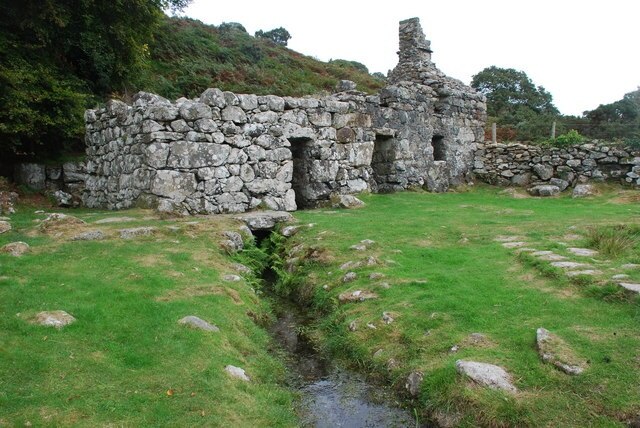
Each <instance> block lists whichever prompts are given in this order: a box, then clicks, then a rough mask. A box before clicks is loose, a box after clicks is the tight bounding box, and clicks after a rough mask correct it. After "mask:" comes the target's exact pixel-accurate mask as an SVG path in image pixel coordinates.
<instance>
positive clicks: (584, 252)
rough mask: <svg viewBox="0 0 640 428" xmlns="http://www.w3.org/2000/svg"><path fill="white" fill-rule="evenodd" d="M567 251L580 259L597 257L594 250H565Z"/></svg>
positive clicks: (572, 248) (573, 248)
mask: <svg viewBox="0 0 640 428" xmlns="http://www.w3.org/2000/svg"><path fill="white" fill-rule="evenodd" d="M567 251H569V252H570V253H572V254H575V255H576V256H581V257H593V256H597V255H598V252H597V251H596V250H591V249H589V248H575V247H571V248H567Z"/></svg>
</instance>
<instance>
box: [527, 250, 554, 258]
mask: <svg viewBox="0 0 640 428" xmlns="http://www.w3.org/2000/svg"><path fill="white" fill-rule="evenodd" d="M551 254H553V251H534V252H533V253H531V255H532V256H534V257H541V256H548V255H551Z"/></svg>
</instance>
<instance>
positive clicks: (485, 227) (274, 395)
mask: <svg viewBox="0 0 640 428" xmlns="http://www.w3.org/2000/svg"><path fill="white" fill-rule="evenodd" d="M500 192H501V190H500V189H496V188H491V187H478V188H476V189H472V190H469V191H461V192H458V193H446V194H429V193H410V192H406V193H398V194H392V195H367V196H364V197H363V199H364V200H365V202H366V203H367V206H366V207H365V208H363V209H360V210H349V211H347V210H340V211H335V210H330V209H323V210H313V211H299V212H297V213H295V217H296V218H297V219H298V220H299V224H302V225H304V224H308V223H314V224H315V225H314V226H313V227H301V228H300V231H299V233H298V234H297V235H295V236H294V237H292V238H289V239H288V240H285V241H282V245H283V246H285V247H286V248H281V250H282V251H290V250H292V249H293V248H294V247H296V246H298V245H299V244H303V246H304V247H305V248H307V250H308V251H303V252H302V253H304V254H307V255H308V256H309V258H308V260H315V261H314V262H310V263H302V264H301V265H299V266H298V268H297V269H298V270H297V272H295V273H293V274H291V273H289V274H284V272H286V271H287V266H286V260H285V259H286V257H285V258H283V260H281V261H282V262H284V264H283V265H280V269H279V271H280V272H281V273H283V275H285V276H287V275H288V276H287V277H286V278H285V279H287V282H285V283H283V284H280V285H279V286H278V289H280V290H281V291H287V290H291V289H292V288H293V289H295V291H297V292H298V294H299V295H306V296H307V302H308V303H310V304H311V305H312V306H315V308H316V309H317V311H318V313H319V314H320V315H321V318H319V321H318V326H317V328H316V329H315V330H313V329H312V330H311V331H310V332H309V334H311V335H315V336H316V338H317V339H318V343H319V345H320V346H321V347H324V348H326V350H327V351H328V352H332V353H334V355H338V356H343V357H345V358H346V359H347V360H349V361H351V362H353V364H354V365H357V366H359V367H361V368H362V369H364V370H366V371H368V372H370V373H374V374H377V375H378V377H380V378H381V379H382V380H383V381H385V382H390V383H391V384H392V385H393V386H394V387H395V388H396V389H397V390H398V391H404V385H405V380H406V378H407V375H408V374H409V373H410V372H412V371H420V372H422V373H423V374H424V381H423V383H422V386H421V388H420V392H419V395H418V396H417V397H416V398H414V399H413V401H412V402H411V403H410V404H411V405H412V406H413V407H415V408H416V411H417V413H418V414H419V415H422V417H423V419H424V417H426V415H431V416H432V417H433V418H434V419H437V420H438V421H439V422H440V423H441V424H446V423H449V424H453V425H458V426H477V425H484V426H527V425H528V426H576V427H578V426H580V427H582V426H622V425H623V424H624V423H625V422H626V421H630V420H633V419H634V418H637V417H638V415H639V412H640V383H639V382H638V379H639V378H640V334H638V333H639V330H640V302H639V300H638V297H637V296H636V295H634V294H633V293H631V292H628V291H625V290H623V289H621V288H620V287H619V286H617V285H616V284H615V283H614V282H612V281H611V277H612V276H613V275H616V274H625V275H628V277H627V278H626V279H625V281H628V282H632V283H633V282H635V283H638V282H640V269H638V267H633V266H626V267H625V265H629V264H640V247H639V241H640V240H639V239H638V237H637V235H638V234H637V233H636V232H637V231H638V230H640V229H638V227H639V225H640V205H639V204H638V197H637V192H632V191H624V190H620V189H609V190H608V191H607V192H606V193H604V194H603V196H599V197H595V198H590V199H575V200H574V199H571V198H570V197H567V196H562V197H559V198H551V199H537V198H523V199H516V198H513V197H511V196H509V195H507V194H503V193H500ZM36 209H37V208H36V207H27V206H23V207H20V211H19V213H18V214H16V215H14V216H12V218H11V224H12V226H13V229H12V230H11V231H9V232H6V233H4V234H1V235H0V246H1V245H4V244H6V243H8V242H13V241H25V242H27V243H28V244H29V245H30V246H31V251H30V252H29V253H27V254H25V255H23V256H22V257H18V258H16V257H12V256H10V255H7V254H0V314H1V317H0V426H4V425H7V426H22V425H24V424H27V422H28V423H30V424H31V425H37V426H41V425H79V426H95V425H116V426H162V425H167V426H169V425H171V426H193V425H207V426H220V425H229V426H239V427H258V426H260V427H262V426H285V427H286V426H296V425H297V423H298V420H297V418H296V415H295V394H294V393H292V392H291V391H289V390H287V389H286V388H285V387H283V386H282V385H283V384H284V379H285V373H284V367H283V365H282V363H281V361H279V360H278V359H277V358H276V357H274V355H275V354H274V353H272V352H271V351H272V350H273V344H272V341H271V339H270V338H269V336H268V334H267V333H266V332H265V330H264V329H263V328H262V327H260V326H259V325H257V324H256V323H255V322H254V320H255V319H262V320H263V319H265V318H268V317H269V315H268V314H269V313H270V308H269V306H268V304H267V303H266V302H265V301H262V300H260V299H259V298H258V295H256V294H255V293H254V291H253V289H252V287H256V286H257V283H256V281H255V280H253V279H252V278H251V275H248V276H247V278H246V279H244V280H241V281H237V282H233V281H225V280H224V275H226V274H230V273H237V272H235V271H234V268H233V265H232V260H231V259H230V258H229V257H227V256H225V255H224V254H223V253H222V252H221V250H220V249H219V241H220V240H221V232H222V231H223V230H235V229H237V227H238V225H237V223H234V222H233V221H232V220H230V219H229V218H227V217H225V216H213V217H195V218H184V219H162V218H159V217H157V216H155V215H154V214H153V213H152V212H150V211H143V210H129V211H125V212H119V213H114V212H101V211H95V210H93V211H89V210H72V211H69V213H70V214H73V215H75V216H77V217H79V218H81V219H83V220H84V221H86V222H87V224H86V225H81V226H77V225H76V226H61V227H54V228H52V229H49V230H47V231H46V232H44V231H41V230H40V228H39V223H38V222H36V221H34V220H37V219H43V218H44V217H45V215H44V214H35V213H34V211H35V210H36ZM107 217H128V218H129V219H128V220H126V219H125V220H126V221H125V222H122V223H97V221H99V220H100V219H104V218H107ZM620 225H623V226H620ZM138 226H153V227H155V228H156V231H155V233H154V234H152V235H150V236H141V237H136V238H133V239H130V240H124V239H121V238H120V237H119V233H118V229H122V228H130V227H138ZM92 229H100V230H102V231H103V232H104V233H105V234H106V235H107V237H106V239H104V240H101V241H70V240H69V238H70V237H71V236H73V235H74V234H76V233H77V232H79V231H84V230H92ZM619 231H623V232H624V237H623V238H624V239H623V241H625V243H626V244H625V245H622V246H619V247H616V246H615V245H614V244H616V242H614V241H615V240H611V239H609V238H608V237H610V236H612V235H613V237H614V238H616V239H617V238H618V237H619V236H618V235H620V233H619ZM496 238H499V239H502V240H504V239H505V238H506V239H509V240H511V241H512V242H523V244H522V245H521V247H523V246H526V247H530V248H534V249H536V250H539V251H551V252H553V254H556V255H558V256H560V257H564V259H563V260H567V261H577V262H582V263H585V264H588V265H589V266H590V267H591V268H592V270H594V271H595V274H594V275H591V276H586V275H579V276H575V277H569V276H567V274H566V271H565V270H563V269H561V268H556V267H553V266H551V265H550V262H549V261H544V260H541V258H540V257H537V256H535V255H533V254H532V252H531V251H524V252H520V251H519V248H506V247H505V246H504V245H503V244H504V242H502V241H496ZM363 239H371V240H374V241H375V243H374V244H373V245H370V247H369V248H368V249H367V250H364V251H358V250H353V249H351V248H350V247H351V246H352V245H354V244H357V243H359V242H360V241H361V240H363ZM516 240H517V241H516ZM605 243H606V244H607V245H606V246H605ZM598 245H599V246H598ZM587 246H591V247H596V246H598V248H595V249H601V254H598V255H595V256H592V257H586V258H585V257H584V256H576V255H574V254H573V253H571V251H570V250H569V248H571V247H587ZM300 248H301V247H299V246H298V252H300ZM313 249H316V250H318V251H314V250H313ZM605 249H606V251H605ZM614 250H615V251H614ZM252 253H257V252H256V251H255V250H253V251H248V252H246V255H245V256H242V255H240V256H239V257H238V259H243V257H244V258H245V259H247V257H250V256H251V254H252ZM605 253H606V255H605ZM370 256H373V257H375V258H376V259H377V260H378V261H379V264H377V265H375V266H362V267H358V268H349V269H340V266H341V265H343V264H344V263H345V262H348V261H353V262H358V261H361V260H367V259H368V257H370ZM301 259H302V258H300V259H299V260H301ZM289 270H290V269H289ZM350 270H352V271H354V272H356V273H357V279H356V280H355V281H353V282H349V283H344V282H343V281H342V278H343V276H344V275H345V273H346V272H347V271H350ZM374 272H377V273H381V274H383V275H384V277H382V278H378V279H369V274H371V273H374ZM355 290H363V291H370V292H373V293H375V294H376V295H377V296H378V298H376V299H372V300H366V301H364V302H357V303H342V304H341V303H339V302H338V296H339V295H340V293H344V292H347V291H355ZM44 310H65V311H67V312H69V313H70V314H72V315H73V316H75V317H76V318H77V320H78V321H77V322H76V323H74V324H71V325H69V326H67V327H65V328H63V329H61V330H56V329H54V328H48V327H42V326H37V325H33V324H31V323H30V322H29V321H30V320H31V319H32V318H33V316H34V315H35V314H36V313H37V312H39V311H44ZM383 312H387V313H388V315H390V316H391V317H392V318H393V319H394V321H393V322H392V323H390V324H386V323H385V322H383V319H382V313H383ZM187 315H195V316H198V317H200V318H203V319H205V320H207V321H209V322H211V323H213V324H215V325H217V326H218V327H219V328H220V332H218V333H212V332H204V331H200V330H193V329H189V328H186V327H184V326H182V325H179V324H178V323H177V321H178V320H179V319H180V318H182V317H184V316H187ZM353 321H355V323H353V325H355V326H356V328H355V331H352V329H349V325H350V324H352V322H353ZM367 324H370V325H372V326H374V327H375V329H373V328H370V327H367ZM539 327H544V328H546V329H548V330H549V331H551V332H552V333H554V334H556V335H557V336H558V337H560V338H562V339H563V340H564V341H565V342H566V343H567V344H568V346H569V347H570V348H571V349H572V350H573V352H574V353H575V354H576V355H578V356H579V357H580V358H582V359H584V360H586V361H588V363H587V368H586V370H585V371H584V373H583V374H581V375H579V376H569V375H566V374H564V373H562V372H560V371H559V370H557V369H556V368H555V367H553V366H552V365H550V364H546V363H543V362H542V361H541V359H540V357H539V356H538V354H537V351H536V345H535V336H536V329H537V328H539ZM472 333H481V334H482V335H483V336H482V337H483V339H482V340H480V341H474V340H472V337H471V336H470V335H471V334H472ZM452 349H457V350H455V351H454V350H452ZM458 359H466V360H475V361H480V362H486V363H492V364H497V365H500V366H502V367H504V368H505V369H506V370H507V371H508V372H509V373H510V374H511V375H512V376H513V381H514V384H515V386H516V387H517V389H518V392H517V393H515V394H509V393H504V392H500V391H494V390H490V389H487V388H485V387H480V386H478V385H475V384H473V383H472V382H471V381H469V380H468V379H466V378H464V377H463V376H462V375H460V374H458V373H457V372H456V370H455V361H456V360H458ZM228 364H231V365H234V366H238V367H242V368H243V369H245V370H246V372H247V374H248V375H249V377H250V378H251V381H250V382H243V381H240V380H238V379H234V378H232V377H230V376H229V375H228V374H227V373H225V372H224V367H225V366H226V365H228Z"/></svg>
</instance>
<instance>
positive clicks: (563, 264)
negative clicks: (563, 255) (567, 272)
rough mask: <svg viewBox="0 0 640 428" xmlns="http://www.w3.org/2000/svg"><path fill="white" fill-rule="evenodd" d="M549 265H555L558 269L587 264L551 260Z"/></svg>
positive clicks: (573, 267) (579, 266) (574, 267)
mask: <svg viewBox="0 0 640 428" xmlns="http://www.w3.org/2000/svg"><path fill="white" fill-rule="evenodd" d="M551 266H553V267H557V268H560V269H576V268H581V267H587V266H589V265H587V264H584V263H577V262H553V263H551Z"/></svg>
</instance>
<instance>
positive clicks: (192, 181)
mask: <svg viewBox="0 0 640 428" xmlns="http://www.w3.org/2000/svg"><path fill="white" fill-rule="evenodd" d="M196 186H197V182H196V177H195V175H194V174H192V173H190V172H178V171H172V170H160V171H158V172H157V173H156V176H155V178H154V179H153V182H152V183H151V192H152V193H153V194H155V195H158V196H164V197H167V198H171V199H172V200H173V201H175V202H182V201H184V200H185V199H186V198H187V197H188V196H189V195H191V194H192V193H194V192H195V191H196Z"/></svg>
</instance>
